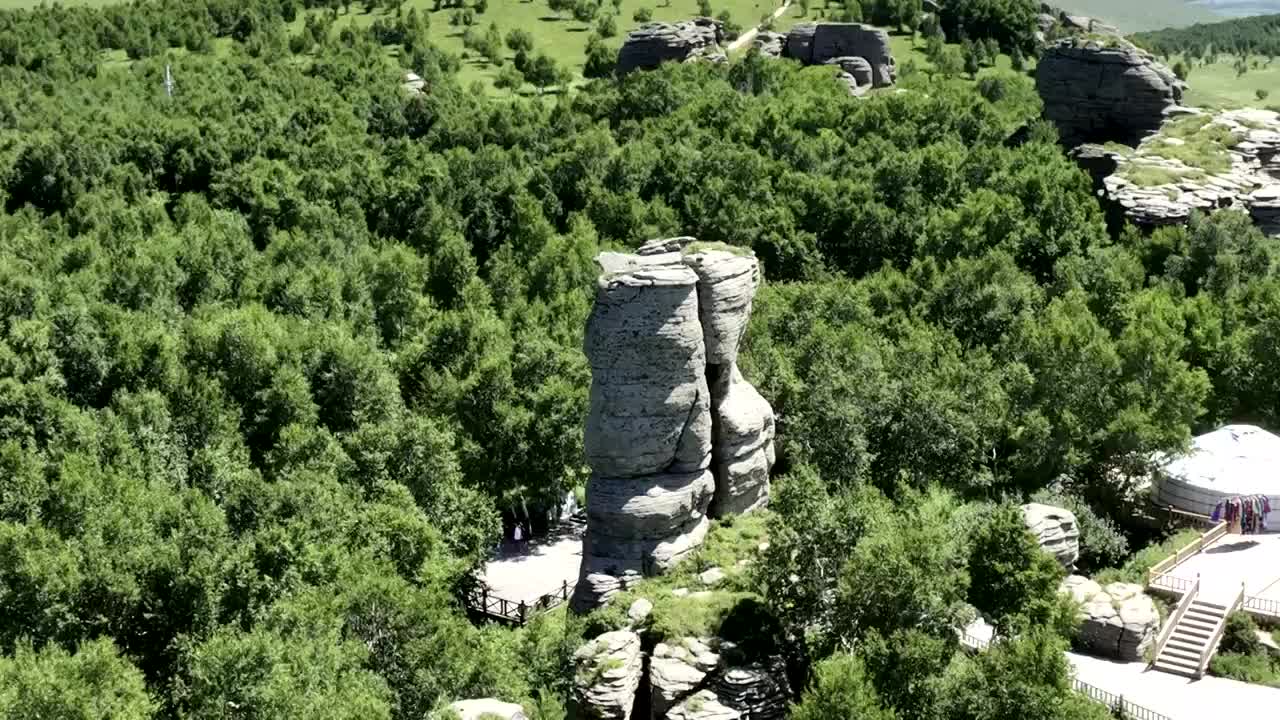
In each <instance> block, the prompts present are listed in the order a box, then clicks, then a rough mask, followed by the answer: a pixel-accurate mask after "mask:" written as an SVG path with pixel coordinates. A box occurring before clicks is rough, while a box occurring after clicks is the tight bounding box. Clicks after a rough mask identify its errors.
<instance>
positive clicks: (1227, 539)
mask: <svg viewBox="0 0 1280 720" xmlns="http://www.w3.org/2000/svg"><path fill="white" fill-rule="evenodd" d="M1167 574H1169V575H1173V576H1174V577H1178V578H1182V579H1184V580H1194V579H1195V577H1196V575H1197V574H1199V575H1200V595H1201V596H1202V597H1203V598H1204V599H1206V600H1208V601H1210V602H1218V601H1226V602H1230V601H1231V600H1234V599H1235V597H1236V595H1237V594H1238V593H1239V592H1240V583H1244V586H1245V593H1246V594H1248V595H1252V596H1255V597H1259V598H1265V599H1268V600H1280V534H1274V533H1267V534H1262V535H1224V536H1222V537H1221V538H1219V539H1218V540H1217V541H1216V542H1214V543H1213V544H1212V545H1210V546H1209V547H1207V548H1205V550H1204V552H1201V553H1199V554H1197V555H1193V556H1191V557H1189V558H1187V559H1186V560H1184V561H1183V562H1182V563H1181V564H1180V565H1178V566H1177V567H1175V568H1173V569H1171V570H1169V572H1168V573H1167Z"/></svg>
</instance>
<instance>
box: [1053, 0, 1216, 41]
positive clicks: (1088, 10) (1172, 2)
mask: <svg viewBox="0 0 1280 720" xmlns="http://www.w3.org/2000/svg"><path fill="white" fill-rule="evenodd" d="M1050 4H1051V5H1056V6H1057V7H1060V8H1062V9H1063V10H1066V11H1067V12H1070V13H1078V14H1080V15H1088V16H1089V17H1093V18H1097V19H1099V20H1102V21H1103V22H1106V23H1110V24H1112V25H1115V26H1116V27H1118V28H1120V30H1122V31H1124V32H1126V33H1132V32H1141V31H1143V30H1160V29H1162V28H1167V27H1180V26H1183V25H1192V24H1194V23H1198V22H1214V21H1217V20H1223V19H1224V18H1223V16H1221V15H1218V14H1216V13H1214V12H1213V11H1211V10H1209V9H1208V8H1207V7H1205V6H1204V5H1198V4H1193V3H1190V2H1187V1H1186V0H1058V1H1056V2H1051V3H1050Z"/></svg>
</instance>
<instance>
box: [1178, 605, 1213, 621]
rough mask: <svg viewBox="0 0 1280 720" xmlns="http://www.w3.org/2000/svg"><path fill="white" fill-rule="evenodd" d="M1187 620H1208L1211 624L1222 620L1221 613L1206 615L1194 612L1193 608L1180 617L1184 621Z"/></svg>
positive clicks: (1201, 612)
mask: <svg viewBox="0 0 1280 720" xmlns="http://www.w3.org/2000/svg"><path fill="white" fill-rule="evenodd" d="M1187 618H1196V619H1199V620H1208V621H1211V622H1217V621H1219V620H1221V619H1222V613H1207V612H1203V611H1200V610H1196V609H1195V608H1191V609H1190V610H1188V611H1187V612H1186V613H1184V614H1183V616H1182V619H1183V620H1186V619H1187Z"/></svg>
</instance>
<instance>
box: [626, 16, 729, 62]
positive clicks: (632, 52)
mask: <svg viewBox="0 0 1280 720" xmlns="http://www.w3.org/2000/svg"><path fill="white" fill-rule="evenodd" d="M723 39H724V28H723V26H722V25H721V23H720V21H719V20H714V19H712V18H705V17H700V18H694V19H692V20H685V21H683V22H677V23H665V22H652V23H646V24H644V25H641V26H640V27H639V28H638V29H636V30H632V31H631V32H630V33H627V39H626V40H625V41H623V43H622V47H621V48H620V49H619V50H618V65H617V68H618V72H619V73H620V74H626V73H629V72H631V71H632V70H647V69H651V68H656V67H658V66H659V65H661V64H662V63H664V62H688V61H690V60H711V61H715V62H722V61H724V60H725V59H726V58H725V54H724V50H723V49H721V47H720V42H721V41H722V40H723Z"/></svg>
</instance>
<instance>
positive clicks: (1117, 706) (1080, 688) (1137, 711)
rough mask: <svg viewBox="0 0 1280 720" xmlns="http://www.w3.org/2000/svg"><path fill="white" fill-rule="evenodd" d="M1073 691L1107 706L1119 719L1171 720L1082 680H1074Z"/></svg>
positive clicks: (1072, 683) (1166, 716)
mask: <svg viewBox="0 0 1280 720" xmlns="http://www.w3.org/2000/svg"><path fill="white" fill-rule="evenodd" d="M1071 689H1073V690H1075V691H1076V692H1078V693H1080V694H1081V695H1084V696H1086V697H1088V698H1089V699H1090V700H1093V701H1095V702H1099V703H1102V704H1103V705H1106V706H1107V708H1108V709H1110V710H1111V712H1113V713H1118V716H1119V717H1125V718H1133V719H1134V720H1170V718H1169V716H1168V715H1161V714H1160V713H1158V712H1156V711H1155V710H1149V709H1147V708H1144V707H1142V706H1141V705H1135V704H1133V703H1131V702H1129V701H1128V700H1125V699H1124V696H1123V695H1116V694H1114V693H1109V692H1107V691H1106V690H1103V689H1101V688H1096V687H1094V686H1092V685H1090V684H1089V683H1086V682H1083V681H1081V680H1072V681H1071Z"/></svg>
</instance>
